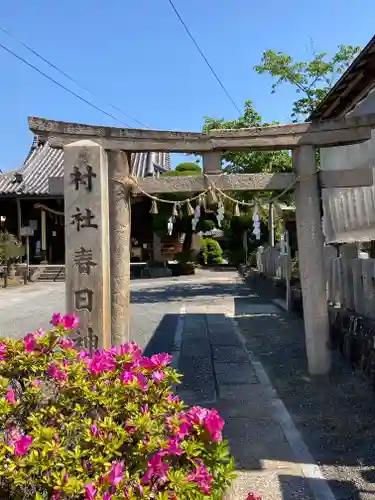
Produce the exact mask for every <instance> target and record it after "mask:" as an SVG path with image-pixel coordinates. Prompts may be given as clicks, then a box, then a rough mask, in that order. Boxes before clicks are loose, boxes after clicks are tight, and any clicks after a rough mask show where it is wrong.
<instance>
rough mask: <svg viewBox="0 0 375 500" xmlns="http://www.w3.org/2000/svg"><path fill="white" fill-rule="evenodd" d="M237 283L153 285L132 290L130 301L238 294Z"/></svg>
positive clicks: (231, 295)
mask: <svg viewBox="0 0 375 500" xmlns="http://www.w3.org/2000/svg"><path fill="white" fill-rule="evenodd" d="M238 293H239V290H238V285H236V284H235V283H222V282H217V283H214V282H213V283H196V282H194V281H192V282H191V283H181V284H169V285H165V286H160V285H158V286H155V287H154V288H152V285H151V284H150V287H148V288H144V289H138V290H132V293H131V302H132V303H133V304H147V303H155V302H172V301H175V300H178V299H179V298H181V299H184V300H189V298H193V297H199V296H201V297H209V296H216V297H223V296H228V297H231V298H232V297H233V296H234V295H236V294H238Z"/></svg>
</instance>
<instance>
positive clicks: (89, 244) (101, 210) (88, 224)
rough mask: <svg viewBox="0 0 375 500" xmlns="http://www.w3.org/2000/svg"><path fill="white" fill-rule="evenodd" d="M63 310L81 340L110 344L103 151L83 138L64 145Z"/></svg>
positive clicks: (88, 343)
mask: <svg viewBox="0 0 375 500" xmlns="http://www.w3.org/2000/svg"><path fill="white" fill-rule="evenodd" d="M64 198H65V204H64V205H65V222H66V224H65V254H66V268H65V272H66V310H67V312H68V313H75V314H77V315H78V316H79V318H80V329H79V334H80V337H79V339H78V340H79V341H80V342H81V344H82V346H83V347H86V348H87V349H89V350H91V351H92V350H95V349H96V348H98V347H99V348H109V347H110V346H111V297H110V269H109V259H110V248H109V212H108V165H107V155H106V153H105V151H104V149H103V148H102V147H101V146H100V145H99V144H96V143H95V142H93V141H89V140H82V141H77V142H73V143H71V144H69V145H67V146H65V147H64Z"/></svg>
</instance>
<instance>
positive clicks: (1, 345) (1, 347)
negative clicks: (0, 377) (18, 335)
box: [0, 342, 7, 361]
mask: <svg viewBox="0 0 375 500" xmlns="http://www.w3.org/2000/svg"><path fill="white" fill-rule="evenodd" d="M6 354H7V345H6V343H5V342H0V361H3V360H4V359H5V358H6Z"/></svg>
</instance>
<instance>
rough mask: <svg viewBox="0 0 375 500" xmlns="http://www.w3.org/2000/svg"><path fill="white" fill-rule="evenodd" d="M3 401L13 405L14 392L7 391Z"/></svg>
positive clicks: (14, 399) (14, 402)
mask: <svg viewBox="0 0 375 500" xmlns="http://www.w3.org/2000/svg"><path fill="white" fill-rule="evenodd" d="M5 399H6V400H7V401H8V403H9V404H11V405H15V404H16V403H17V401H16V395H15V392H14V391H13V390H11V389H9V391H8V392H7V393H6V394H5Z"/></svg>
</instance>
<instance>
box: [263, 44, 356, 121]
mask: <svg viewBox="0 0 375 500" xmlns="http://www.w3.org/2000/svg"><path fill="white" fill-rule="evenodd" d="M360 50H361V48H360V47H358V46H353V45H339V46H338V49H337V52H336V53H335V54H334V55H333V57H331V58H330V57H329V56H328V54H327V52H319V53H317V52H315V51H313V53H312V57H311V59H310V60H309V61H296V60H294V59H293V57H292V56H290V55H288V54H285V53H284V52H280V51H278V52H275V51H274V50H266V51H265V52H264V53H263V55H262V59H261V63H260V64H259V65H256V66H255V67H254V69H255V71H256V72H257V73H258V74H260V75H262V74H267V75H269V76H271V77H272V78H273V79H274V83H273V84H272V93H275V91H276V89H277V87H279V86H280V85H282V84H289V85H292V86H293V87H294V88H295V89H296V92H297V94H299V95H300V97H299V98H298V99H296V101H294V103H293V108H292V114H291V116H292V119H293V121H294V122H297V121H300V120H303V119H306V118H308V117H309V115H310V114H311V113H312V112H313V111H314V109H315V108H316V107H317V106H318V105H319V104H320V103H321V102H322V100H323V99H324V97H325V96H326V95H327V94H328V92H329V91H330V89H331V88H332V87H333V85H334V84H335V82H336V81H337V79H338V78H339V77H340V76H341V75H342V74H343V73H344V72H345V71H346V69H347V68H348V66H349V65H350V64H351V62H352V61H353V59H354V58H355V57H356V56H357V54H358V53H359V52H360Z"/></svg>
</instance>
